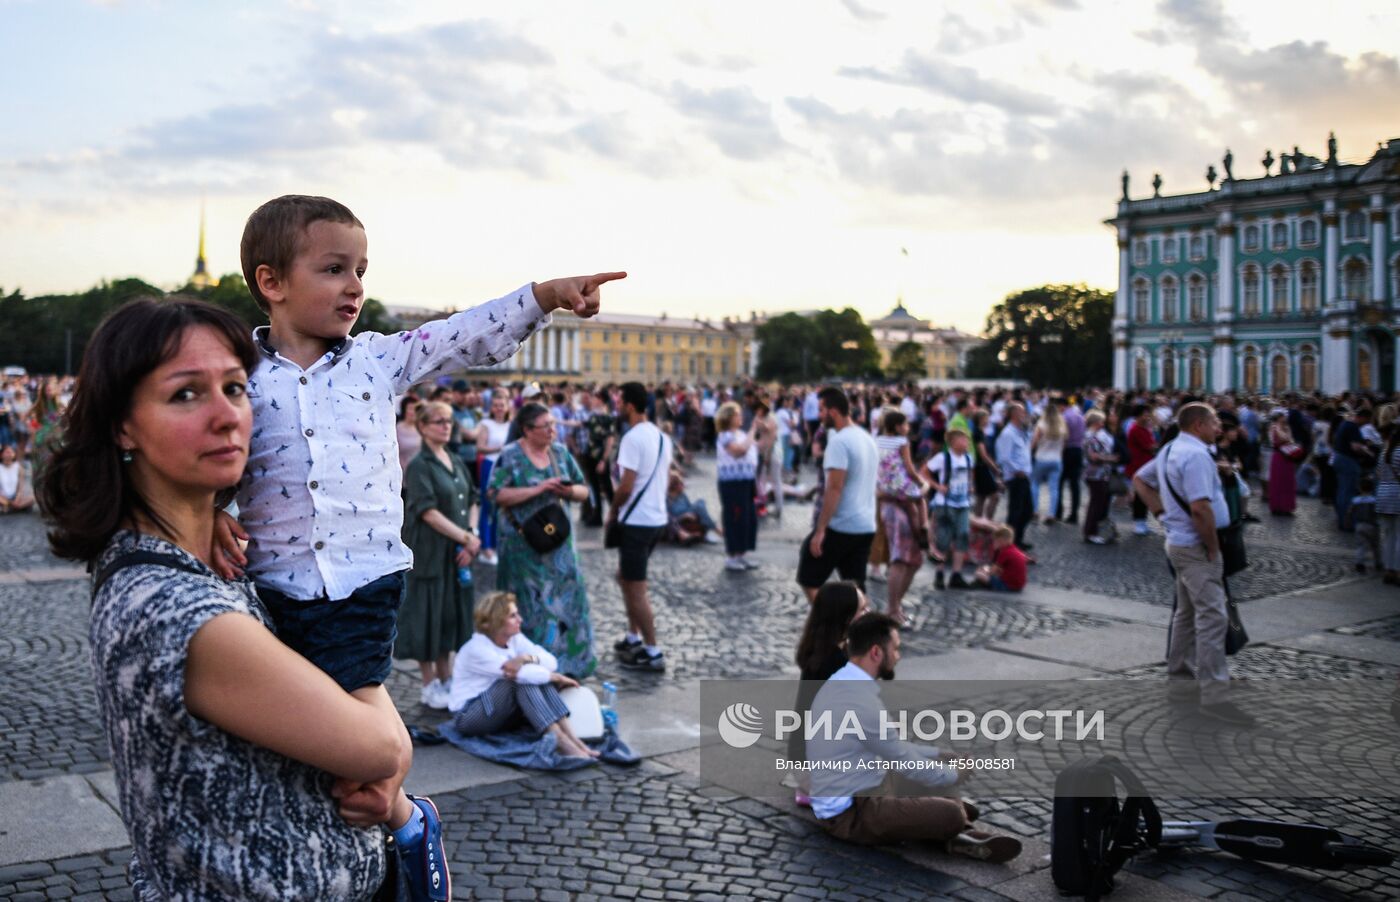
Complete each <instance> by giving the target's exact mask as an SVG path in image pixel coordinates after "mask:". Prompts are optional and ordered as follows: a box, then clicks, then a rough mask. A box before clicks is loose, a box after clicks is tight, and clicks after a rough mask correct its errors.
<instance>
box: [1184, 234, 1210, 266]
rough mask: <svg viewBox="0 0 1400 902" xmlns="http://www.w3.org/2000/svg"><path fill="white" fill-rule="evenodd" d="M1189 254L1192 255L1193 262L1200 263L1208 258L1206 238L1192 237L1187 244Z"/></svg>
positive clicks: (1200, 236) (1202, 236)
mask: <svg viewBox="0 0 1400 902" xmlns="http://www.w3.org/2000/svg"><path fill="white" fill-rule="evenodd" d="M1187 253H1189V254H1190V255H1191V259H1192V261H1200V260H1204V259H1205V258H1206V236H1204V235H1192V236H1191V240H1190V242H1188V244H1187Z"/></svg>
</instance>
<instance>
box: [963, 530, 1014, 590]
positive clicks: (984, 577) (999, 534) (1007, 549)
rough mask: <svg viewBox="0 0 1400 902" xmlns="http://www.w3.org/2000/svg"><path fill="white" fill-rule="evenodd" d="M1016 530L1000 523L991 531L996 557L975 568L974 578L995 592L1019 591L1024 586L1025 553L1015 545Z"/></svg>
mask: <svg viewBox="0 0 1400 902" xmlns="http://www.w3.org/2000/svg"><path fill="white" fill-rule="evenodd" d="M1015 538H1016V531H1015V530H1013V529H1012V528H1011V527H1010V526H1007V525H1006V524H1005V523H1002V524H1001V525H1000V526H998V527H997V528H996V531H995V532H993V533H992V548H993V549H994V550H995V553H996V557H995V558H993V560H992V563H990V564H987V565H986V566H984V567H978V568H977V575H976V576H975V577H974V579H976V580H977V582H978V583H979V584H980V585H983V586H986V587H988V588H990V589H994V590H995V591H997V592H1019V591H1021V590H1022V589H1024V588H1025V587H1026V555H1025V552H1023V551H1021V549H1019V548H1017V547H1016V543H1015V541H1014V540H1015Z"/></svg>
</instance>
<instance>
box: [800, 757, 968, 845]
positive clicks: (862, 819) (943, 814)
mask: <svg viewBox="0 0 1400 902" xmlns="http://www.w3.org/2000/svg"><path fill="white" fill-rule="evenodd" d="M931 791H932V790H930V789H928V788H927V787H925V786H923V785H922V784H919V783H915V782H913V781H912V780H910V779H908V778H907V777H904V776H902V775H900V774H898V773H895V772H893V771H892V772H890V773H889V774H888V775H886V777H885V780H884V782H883V783H881V784H880V785H879V786H878V787H876V788H875V789H873V790H871V794H870V795H863V796H856V797H854V798H853V799H851V807H850V808H847V809H846V810H845V811H843V812H841V813H840V814H838V815H836V817H833V818H830V819H827V820H820V821H818V823H819V824H821V825H822V826H823V827H824V828H826V831H827V832H828V833H830V834H831V835H832V836H834V837H836V838H837V839H840V840H843V841H845V842H853V843H857V844H859V845H863V846H878V845H885V844H887V843H897V842H903V841H905V840H911V839H925V840H935V841H939V842H942V841H945V840H949V839H952V838H953V837H955V836H957V835H958V834H959V833H961V832H962V831H964V830H966V829H967V828H968V819H967V815H968V810H967V807H966V806H965V805H964V804H963V803H962V801H960V800H959V799H950V798H943V797H939V796H928V795H927V793H929V792H931ZM919 793H924V795H923V796H922V797H917V798H915V797H911V796H916V795H918V794H919Z"/></svg>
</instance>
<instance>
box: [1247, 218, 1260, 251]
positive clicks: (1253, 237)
mask: <svg viewBox="0 0 1400 902" xmlns="http://www.w3.org/2000/svg"><path fill="white" fill-rule="evenodd" d="M1243 245H1244V252H1245V253H1246V254H1253V253H1255V252H1257V251H1258V250H1259V226H1257V225H1253V224H1251V225H1247V226H1245V227H1244V241H1243Z"/></svg>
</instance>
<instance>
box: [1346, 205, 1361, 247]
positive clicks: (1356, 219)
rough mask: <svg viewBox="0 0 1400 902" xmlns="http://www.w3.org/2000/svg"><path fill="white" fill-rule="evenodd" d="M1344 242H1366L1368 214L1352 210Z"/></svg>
mask: <svg viewBox="0 0 1400 902" xmlns="http://www.w3.org/2000/svg"><path fill="white" fill-rule="evenodd" d="M1342 240H1344V241H1365V240H1366V214H1365V213H1363V212H1361V211H1360V210H1352V211H1351V212H1350V213H1348V214H1347V218H1346V220H1345V228H1344V230H1343V236H1342Z"/></svg>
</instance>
